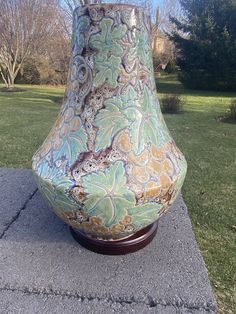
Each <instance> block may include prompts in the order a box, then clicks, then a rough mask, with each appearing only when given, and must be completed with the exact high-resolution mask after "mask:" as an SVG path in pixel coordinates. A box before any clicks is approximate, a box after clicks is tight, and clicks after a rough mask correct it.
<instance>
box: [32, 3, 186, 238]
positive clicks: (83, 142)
mask: <svg viewBox="0 0 236 314" xmlns="http://www.w3.org/2000/svg"><path fill="white" fill-rule="evenodd" d="M73 28H74V30H73V40H72V57H71V63H70V71H69V77H68V84H67V89H66V93H65V97H64V102H63V105H62V109H61V112H60V114H59V116H58V118H57V121H56V123H55V125H54V127H53V128H52V130H51V132H50V133H49V135H48V137H47V138H46V140H45V141H44V143H43V145H42V146H41V147H40V148H39V150H38V151H37V152H36V153H35V155H34V157H33V171H34V174H35V177H36V180H37V183H38V186H39V189H40V191H41V193H42V194H43V196H44V197H45V199H46V200H47V202H48V203H49V205H50V206H51V208H52V209H53V210H54V211H55V213H56V214H57V215H58V216H59V217H60V218H61V219H62V220H63V221H65V222H66V223H67V224H68V225H70V226H72V227H73V228H74V229H78V230H80V231H82V232H84V233H85V234H87V235H88V236H91V237H96V238H98V239H103V240H108V241H109V240H110V241H113V240H120V239H124V238H126V237H129V236H131V235H133V234H134V233H136V232H137V231H139V230H141V229H143V228H145V227H147V226H148V225H150V224H152V223H154V222H155V221H157V220H158V218H159V217H160V216H161V215H162V214H163V213H164V212H165V211H166V210H167V209H168V207H169V206H170V205H171V204H172V203H173V201H174V200H175V198H176V196H177V195H178V193H179V191H180V189H181V187H182V184H183V181H184V178H185V174H186V168H187V166H186V161H185V158H184V156H183V154H182V153H181V152H180V151H179V149H178V148H177V147H176V144H175V142H174V141H173V139H172V137H171V135H170V133H169V131H168V129H167V127H166V124H165V122H164V119H163V116H162V113H161V110H160V105H159V103H158V99H157V95H156V86H155V79H154V73H153V64H152V52H151V45H150V32H151V31H150V19H149V16H148V15H147V14H146V12H145V11H144V10H143V9H142V8H139V7H136V6H130V5H118V4H94V5H85V6H82V7H80V8H77V9H76V10H75V12H74V26H73Z"/></svg>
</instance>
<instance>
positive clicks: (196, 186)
mask: <svg viewBox="0 0 236 314" xmlns="http://www.w3.org/2000/svg"><path fill="white" fill-rule="evenodd" d="M157 85H158V94H159V96H160V98H161V97H163V95H164V94H165V93H173V92H175V91H181V92H182V94H183V99H184V113H182V114H178V115H165V120H166V122H167V124H168V126H169V129H170V131H171V132H172V134H173V137H174V139H175V140H176V142H177V145H178V146H179V148H180V149H181V150H182V151H183V153H184V154H185V156H186V158H187V161H188V174H187V178H186V181H185V185H184V188H183V194H184V199H185V201H186V203H187V206H188V209H189V212H190V216H191V219H192V223H193V227H194V231H195V234H196V238H197V241H198V244H199V246H200V249H201V251H202V254H203V256H204V259H205V262H206V264H207V267H208V270H209V275H210V279H211V282H212V286H213V287H214V289H215V292H216V294H217V296H218V304H219V308H220V311H219V312H220V313H232V314H235V313H236V310H235V309H236V228H235V226H236V170H235V169H236V142H235V138H236V124H227V123H222V122H219V120H218V119H217V118H218V116H222V115H224V114H225V112H226V109H227V108H228V106H229V103H230V101H231V98H232V97H236V93H235V94H232V93H231V94H230V93H218V92H200V91H189V90H184V89H183V87H182V86H181V84H180V83H178V82H177V81H176V79H175V78H174V77H162V78H159V79H157ZM24 87H25V88H26V89H27V91H25V92H21V93H3V92H2V93H1V92H0V145H1V148H2V149H1V150H0V166H1V167H28V168H29V167H30V166H31V161H30V160H31V156H32V154H33V153H34V152H35V150H36V149H37V147H38V146H39V145H40V144H41V143H42V141H43V139H44V138H45V137H46V135H47V134H48V132H49V129H50V127H51V126H52V123H53V121H54V120H55V117H56V115H57V113H58V111H59V109H60V106H59V105H58V104H56V101H57V100H58V97H60V96H62V95H63V89H62V88H57V89H56V88H50V87H33V86H32V87H31V86H28V87H27V86H24Z"/></svg>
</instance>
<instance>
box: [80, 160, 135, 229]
mask: <svg viewBox="0 0 236 314" xmlns="http://www.w3.org/2000/svg"><path fill="white" fill-rule="evenodd" d="M82 184H83V187H84V191H85V193H87V197H86V200H85V202H84V206H85V209H86V212H87V213H88V214H89V215H91V216H96V217H99V218H101V219H102V220H103V222H104V224H105V226H106V227H110V226H111V225H113V224H116V223H118V222H119V221H121V220H123V219H124V217H125V215H127V209H128V208H129V207H133V206H134V205H135V196H134V193H133V192H131V191H130V190H129V189H128V188H127V186H126V177H125V170H124V167H123V163H122V162H121V161H117V162H115V163H114V165H112V166H111V167H110V168H108V169H107V170H105V171H99V172H97V173H92V174H88V175H87V176H85V177H83V178H82Z"/></svg>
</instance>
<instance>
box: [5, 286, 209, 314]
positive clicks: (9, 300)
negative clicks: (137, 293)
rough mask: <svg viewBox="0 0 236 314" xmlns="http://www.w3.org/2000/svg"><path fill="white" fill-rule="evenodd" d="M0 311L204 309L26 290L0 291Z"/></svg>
mask: <svg viewBox="0 0 236 314" xmlns="http://www.w3.org/2000/svg"><path fill="white" fill-rule="evenodd" d="M0 309H1V313H4V314H5V313H8V314H11V313H12V314H16V313H17V314H59V313H60V314H75V313H76V314H78V313H79V314H88V313H89V314H93V313H94V314H99V313H102V314H111V313H119V314H129V313H137V314H147V313H148V314H154V313H158V314H178V313H181V314H190V313H191V314H201V313H202V314H204V313H206V312H205V310H199V309H198V310H189V309H186V308H183V307H182V308H178V307H174V306H168V305H166V306H163V305H157V306H155V307H150V306H148V305H146V304H136V303H129V304H125V303H123V304H122V303H117V302H111V301H107V300H102V301H101V300H99V299H93V300H91V299H86V298H83V299H81V298H73V297H68V296H60V295H56V296H55V295H47V294H36V295H35V294H28V293H23V292H19V291H6V290H5V291H2V292H1V294H0Z"/></svg>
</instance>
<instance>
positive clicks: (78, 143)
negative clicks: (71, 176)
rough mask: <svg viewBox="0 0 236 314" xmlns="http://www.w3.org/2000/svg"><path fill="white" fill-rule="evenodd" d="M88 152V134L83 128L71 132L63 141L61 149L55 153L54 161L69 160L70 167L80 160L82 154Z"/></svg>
mask: <svg viewBox="0 0 236 314" xmlns="http://www.w3.org/2000/svg"><path fill="white" fill-rule="evenodd" d="M86 150H87V134H86V132H85V130H84V129H83V128H82V127H81V128H79V129H78V130H77V131H75V132H70V133H69V134H68V135H67V136H65V138H64V139H63V143H62V145H61V146H60V149H59V150H58V151H56V152H55V156H54V160H55V161H56V160H58V159H62V158H63V157H64V158H66V160H68V163H69V166H71V164H72V163H73V162H74V161H75V160H76V159H77V158H78V156H79V154H80V153H81V152H84V151H86Z"/></svg>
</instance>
